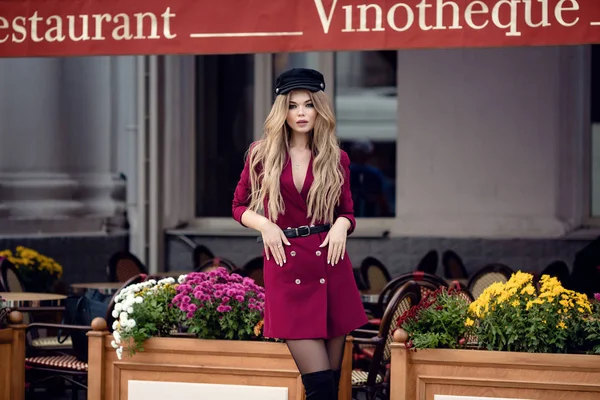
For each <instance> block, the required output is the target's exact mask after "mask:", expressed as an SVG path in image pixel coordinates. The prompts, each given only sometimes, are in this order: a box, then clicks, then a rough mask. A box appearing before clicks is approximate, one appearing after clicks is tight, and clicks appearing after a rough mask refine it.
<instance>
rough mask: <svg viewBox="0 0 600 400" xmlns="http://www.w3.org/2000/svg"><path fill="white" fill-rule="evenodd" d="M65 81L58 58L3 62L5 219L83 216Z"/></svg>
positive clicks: (0, 149)
mask: <svg viewBox="0 0 600 400" xmlns="http://www.w3.org/2000/svg"><path fill="white" fill-rule="evenodd" d="M60 76H61V61H60V60H59V59H54V58H29V59H0V138H1V139H2V140H1V142H0V204H1V206H0V216H1V217H4V218H10V219H11V220H40V219H42V220H44V219H46V220H48V219H49V220H57V219H65V218H69V217H74V216H78V215H81V213H82V212H83V208H84V207H83V204H82V203H81V202H80V201H78V200H75V192H76V189H77V182H76V181H75V180H73V179H72V178H71V176H70V175H69V174H68V173H67V171H68V170H67V168H68V166H69V163H68V159H69V150H68V148H67V147H66V146H65V142H64V138H65V131H64V129H63V126H62V125H61V110H62V109H61V102H60V89H61V88H60ZM4 225H5V226H6V224H4Z"/></svg>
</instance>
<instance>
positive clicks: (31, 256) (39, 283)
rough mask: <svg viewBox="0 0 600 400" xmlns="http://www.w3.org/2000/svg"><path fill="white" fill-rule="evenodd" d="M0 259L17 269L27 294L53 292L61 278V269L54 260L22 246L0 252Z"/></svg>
mask: <svg viewBox="0 0 600 400" xmlns="http://www.w3.org/2000/svg"><path fill="white" fill-rule="evenodd" d="M0 258H6V259H7V260H8V261H9V262H10V263H11V264H13V265H14V266H15V267H16V268H17V271H19V274H20V275H21V279H23V284H24V285H25V289H26V290H27V291H29V292H41V293H47V292H53V291H54V287H55V285H56V283H57V281H58V280H59V279H60V278H61V277H62V273H63V268H62V266H61V265H60V264H59V263H58V262H56V260H54V259H53V258H51V257H48V256H45V255H43V254H40V253H38V252H37V251H35V250H33V249H30V248H27V247H24V246H17V247H16V249H15V250H14V251H13V250H10V249H6V250H3V251H0Z"/></svg>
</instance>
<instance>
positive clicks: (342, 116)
mask: <svg viewBox="0 0 600 400" xmlns="http://www.w3.org/2000/svg"><path fill="white" fill-rule="evenodd" d="M396 80H397V52H396V51H362V52H338V53H336V57H335V108H336V115H337V121H338V136H339V138H340V140H341V147H342V149H344V150H345V151H346V152H347V153H348V154H349V155H350V161H351V165H350V173H351V186H352V195H353V197H354V212H355V215H356V216H357V217H363V218H382V217H394V216H395V214H396V212H395V208H396V207H395V205H396V200H395V199H396V137H397V130H398V129H397V104H398V102H397V94H396V90H397V82H396Z"/></svg>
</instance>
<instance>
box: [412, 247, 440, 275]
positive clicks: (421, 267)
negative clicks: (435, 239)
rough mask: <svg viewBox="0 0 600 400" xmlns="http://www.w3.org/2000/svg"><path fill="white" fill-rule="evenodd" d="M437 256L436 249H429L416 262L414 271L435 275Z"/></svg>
mask: <svg viewBox="0 0 600 400" xmlns="http://www.w3.org/2000/svg"><path fill="white" fill-rule="evenodd" d="M439 258H440V257H439V256H438V252H437V250H429V251H428V252H427V253H426V254H425V255H424V256H423V258H421V260H420V261H419V263H418V264H417V267H416V268H415V271H420V272H425V273H428V274H431V275H435V273H436V272H437V268H438V263H439Z"/></svg>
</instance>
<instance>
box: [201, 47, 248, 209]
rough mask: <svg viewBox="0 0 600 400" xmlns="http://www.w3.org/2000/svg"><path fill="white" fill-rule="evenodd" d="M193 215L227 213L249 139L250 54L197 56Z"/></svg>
mask: <svg viewBox="0 0 600 400" xmlns="http://www.w3.org/2000/svg"><path fill="white" fill-rule="evenodd" d="M195 73H196V83H197V85H196V132H195V134H196V165H195V169H196V204H195V210H196V211H195V212H196V217H198V218H206V217H227V218H231V199H232V196H233V192H234V190H235V186H236V184H237V182H238V180H239V177H240V172H241V171H242V169H243V167H244V155H245V153H246V150H247V149H248V146H250V143H252V141H253V139H254V106H255V98H254V92H255V87H254V54H235V55H214V56H213V55H211V56H198V57H196V71H195Z"/></svg>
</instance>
